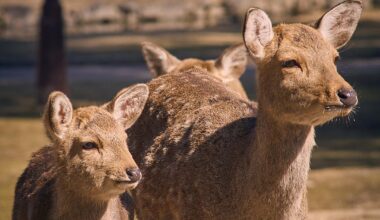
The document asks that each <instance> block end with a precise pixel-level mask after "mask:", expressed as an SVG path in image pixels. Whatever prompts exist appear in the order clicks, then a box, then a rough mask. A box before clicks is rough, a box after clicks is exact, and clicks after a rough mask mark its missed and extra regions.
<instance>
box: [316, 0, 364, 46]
mask: <svg viewBox="0 0 380 220" xmlns="http://www.w3.org/2000/svg"><path fill="white" fill-rule="evenodd" d="M361 13H362V3H361V1H352V0H349V1H345V2H342V3H340V4H338V5H337V6H335V7H334V8H332V9H331V10H330V11H328V12H327V13H326V14H324V15H323V16H322V17H321V18H320V19H319V20H318V21H317V22H316V24H315V27H316V28H317V29H318V30H319V32H320V33H321V34H322V36H323V37H324V38H325V39H326V40H327V41H328V42H330V43H331V44H332V45H333V46H334V47H335V48H336V49H339V48H341V47H343V46H344V45H345V44H346V43H347V42H348V41H349V40H350V38H351V36H352V35H353V33H354V31H355V29H356V26H357V24H358V22H359V18H360V15H361Z"/></svg>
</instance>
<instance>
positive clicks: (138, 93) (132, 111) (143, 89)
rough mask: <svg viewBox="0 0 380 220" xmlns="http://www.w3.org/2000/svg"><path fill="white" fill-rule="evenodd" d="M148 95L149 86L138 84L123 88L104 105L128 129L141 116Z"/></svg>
mask: <svg viewBox="0 0 380 220" xmlns="http://www.w3.org/2000/svg"><path fill="white" fill-rule="evenodd" d="M148 96H149V88H148V86H147V85H145V84H137V85H134V86H130V87H127V88H125V89H123V90H121V91H120V92H118V93H117V95H116V96H115V98H113V100H112V101H111V102H109V103H107V104H105V105H103V106H102V107H103V108H105V109H106V110H107V111H109V112H110V113H111V114H112V115H113V116H114V118H115V119H116V121H117V122H119V123H120V124H121V125H122V126H123V127H124V129H128V128H130V127H131V126H132V125H133V124H134V123H135V122H136V120H137V119H138V118H139V117H140V115H141V113H142V111H143V110H144V106H145V103H146V100H147V99H148Z"/></svg>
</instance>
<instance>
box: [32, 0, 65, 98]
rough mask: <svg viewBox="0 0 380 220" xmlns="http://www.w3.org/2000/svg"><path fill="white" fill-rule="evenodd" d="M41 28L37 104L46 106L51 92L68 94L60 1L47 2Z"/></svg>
mask: <svg viewBox="0 0 380 220" xmlns="http://www.w3.org/2000/svg"><path fill="white" fill-rule="evenodd" d="M39 28H40V29H39V42H38V64H37V89H38V97H37V102H38V104H44V103H45V102H46V100H47V97H48V95H49V94H50V92H52V91H55V90H59V91H62V92H64V93H67V92H68V85H67V74H66V70H67V63H66V55H65V44H64V30H63V29H64V22H63V18H62V9H61V5H60V2H59V0H45V2H44V5H43V8H42V15H41V19H40V27H39Z"/></svg>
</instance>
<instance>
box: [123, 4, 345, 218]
mask: <svg viewBox="0 0 380 220" xmlns="http://www.w3.org/2000/svg"><path fill="white" fill-rule="evenodd" d="M349 4H351V2H349ZM251 13H253V14H251ZM255 13H260V14H261V15H262V13H264V12H262V11H258V9H253V10H250V11H249V14H248V15H249V16H250V15H252V16H253V17H249V18H248V20H249V19H252V18H253V19H257V18H258V17H260V19H263V20H265V19H267V18H266V17H267V16H266V15H265V16H255ZM257 22H259V23H260V25H259V28H260V31H257V30H255V28H252V27H248V28H246V29H245V31H249V33H245V42H246V44H247V47H248V48H249V49H250V48H254V49H255V50H253V51H252V50H250V53H251V55H252V57H253V58H254V59H255V61H256V62H257V66H258V71H259V74H258V101H259V106H260V107H259V109H257V108H255V107H252V106H251V105H250V104H249V103H248V102H247V101H246V100H244V99H241V98H240V97H239V96H237V95H236V94H235V93H232V92H230V91H229V90H227V89H226V88H225V86H224V85H223V84H222V83H221V82H220V81H218V80H216V79H215V78H214V77H212V76H209V75H208V74H207V73H206V72H205V69H203V68H199V67H193V68H192V69H187V70H186V71H184V72H173V73H172V74H167V75H163V76H160V77H158V78H156V79H154V80H152V81H151V82H150V83H149V89H150V91H151V94H150V97H149V99H148V101H147V105H146V108H145V109H144V111H143V113H142V116H141V117H140V119H139V120H138V121H137V122H136V124H135V125H134V126H133V127H132V128H131V129H130V130H128V134H129V137H130V139H129V143H130V144H131V146H132V148H131V152H132V154H133V155H134V157H135V159H136V161H137V163H138V165H139V166H140V168H141V169H142V170H143V172H144V179H143V181H142V182H141V184H140V185H139V187H138V188H137V189H136V190H135V191H134V192H133V196H134V198H135V202H136V210H137V215H138V218H139V219H144V220H146V219H305V218H306V216H307V201H306V182H307V176H308V171H309V162H310V155H311V150H312V148H313V146H314V145H315V142H314V126H316V125H320V124H323V123H325V122H327V121H329V120H331V119H333V118H334V117H338V116H343V115H347V114H349V113H350V112H351V110H352V106H350V107H345V106H342V104H341V103H340V101H339V97H338V95H337V90H338V89H340V88H347V89H352V88H351V86H350V85H349V84H348V83H347V82H346V81H345V80H344V79H343V78H342V77H341V76H340V75H339V74H338V72H337V70H336V67H335V65H334V58H335V56H336V55H337V54H338V53H337V51H336V49H335V48H334V47H333V46H332V44H331V42H328V41H327V40H326V38H324V37H323V36H322V35H321V33H320V32H319V31H317V30H315V29H313V28H311V27H309V26H306V25H302V24H289V25H285V24H282V25H279V26H277V27H275V28H273V32H271V33H269V32H267V31H263V30H270V31H272V29H268V28H266V27H264V26H265V25H267V24H268V21H267V20H266V21H264V25H262V24H263V23H261V21H257ZM255 23H256V22H251V21H250V20H249V22H247V23H246V25H255ZM269 24H270V21H269ZM250 31H253V32H250ZM255 33H256V34H258V35H257V36H255V37H246V36H247V34H255ZM263 34H264V35H266V36H261V35H263ZM268 39H269V40H268ZM346 40H348V39H346ZM250 44H254V45H250ZM289 59H290V60H293V59H294V60H297V62H298V63H299V65H300V67H291V68H286V67H282V63H283V62H284V61H286V60H289ZM147 127H149V129H146V128H147ZM143 132H145V133H144V134H143Z"/></svg>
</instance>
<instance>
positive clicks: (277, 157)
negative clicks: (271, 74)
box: [245, 104, 315, 219]
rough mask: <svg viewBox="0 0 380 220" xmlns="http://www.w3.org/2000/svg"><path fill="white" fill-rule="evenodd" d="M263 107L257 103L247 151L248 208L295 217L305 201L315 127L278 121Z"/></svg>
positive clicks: (282, 217)
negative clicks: (255, 120) (255, 122)
mask: <svg viewBox="0 0 380 220" xmlns="http://www.w3.org/2000/svg"><path fill="white" fill-rule="evenodd" d="M259 105H260V104H259ZM265 109H266V108H265V106H261V105H260V108H259V111H258V116H257V126H256V129H255V131H254V134H253V136H254V141H253V143H252V144H253V145H254V147H252V148H249V149H250V151H251V152H249V153H248V154H246V155H247V160H246V161H247V162H248V163H246V164H248V167H247V170H249V176H248V177H247V178H248V179H246V181H247V182H248V183H251V184H249V186H248V189H247V191H246V192H245V193H246V195H249V196H248V197H249V198H247V200H248V201H247V204H250V207H247V208H248V209H250V210H262V213H261V214H262V215H263V216H258V217H260V218H261V217H262V218H265V219H294V218H297V219H298V218H299V213H300V212H302V209H303V208H304V205H305V204H304V203H305V202H306V200H305V198H304V196H305V193H306V182H307V176H308V171H309V167H310V165H309V163H310V154H311V150H312V147H313V146H314V144H315V142H314V128H313V127H312V126H305V125H297V124H292V123H288V122H282V121H279V120H277V119H276V118H275V117H272V115H271V113H270V112H266V111H265ZM263 204H264V205H263ZM252 206H253V207H256V208H258V209H256V208H254V209H252ZM263 206H264V207H263ZM305 209H306V208H305ZM273 210H277V211H276V212H273ZM304 211H305V210H304ZM268 215H270V216H268ZM272 215H276V216H272ZM297 216H298V217H297Z"/></svg>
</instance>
